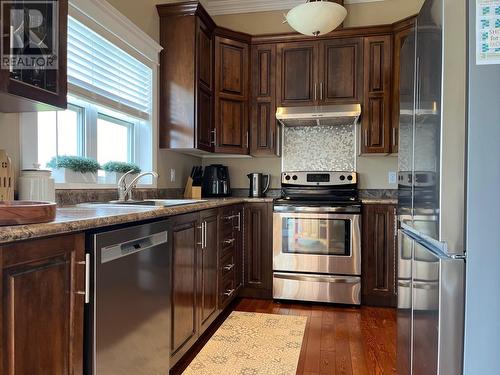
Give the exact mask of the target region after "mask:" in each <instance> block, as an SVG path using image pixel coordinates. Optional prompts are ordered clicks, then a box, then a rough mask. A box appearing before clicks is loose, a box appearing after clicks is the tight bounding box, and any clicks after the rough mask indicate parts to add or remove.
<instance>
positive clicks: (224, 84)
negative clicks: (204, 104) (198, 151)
mask: <svg viewBox="0 0 500 375" xmlns="http://www.w3.org/2000/svg"><path fill="white" fill-rule="evenodd" d="M215 53H216V55H215V70H216V73H215V124H216V128H217V131H216V145H215V152H219V153H230V154H248V146H249V145H248V142H249V138H248V137H249V135H248V63H249V62H248V45H247V44H246V43H242V42H239V41H235V40H231V39H227V38H222V37H219V36H217V37H215Z"/></svg>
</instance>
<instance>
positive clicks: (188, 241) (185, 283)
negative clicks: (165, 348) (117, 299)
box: [170, 213, 201, 365]
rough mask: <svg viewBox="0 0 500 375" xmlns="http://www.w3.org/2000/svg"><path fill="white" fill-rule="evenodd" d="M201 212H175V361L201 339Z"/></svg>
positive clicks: (172, 339)
mask: <svg viewBox="0 0 500 375" xmlns="http://www.w3.org/2000/svg"><path fill="white" fill-rule="evenodd" d="M199 219H200V214H199V213H194V214H187V215H180V216H174V217H173V218H172V219H171V238H172V241H171V243H172V300H171V314H172V317H171V319H172V329H171V342H170V350H171V357H170V358H171V359H170V364H171V365H173V364H174V363H175V362H177V360H179V359H180V358H181V357H182V356H183V355H184V353H186V352H187V350H188V349H189V348H190V347H191V346H192V345H193V344H194V343H195V342H196V340H197V339H198V332H199V330H198V314H199V312H198V311H199V307H198V305H197V278H196V274H197V272H196V267H197V263H196V261H197V253H198V250H199V249H198V247H199V245H198V243H200V242H201V230H200V229H199V227H200V220H199Z"/></svg>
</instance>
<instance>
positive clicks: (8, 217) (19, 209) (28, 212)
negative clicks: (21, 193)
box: [0, 201, 56, 226]
mask: <svg viewBox="0 0 500 375" xmlns="http://www.w3.org/2000/svg"><path fill="white" fill-rule="evenodd" d="M55 218H56V204H55V203H52V202H31V201H10V202H7V201H2V202H0V226H2V225H21V224H38V223H48V222H50V221H54V219H55Z"/></svg>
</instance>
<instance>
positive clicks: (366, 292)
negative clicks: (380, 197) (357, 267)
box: [361, 204, 397, 307]
mask: <svg viewBox="0 0 500 375" xmlns="http://www.w3.org/2000/svg"><path fill="white" fill-rule="evenodd" d="M395 211H396V207H395V206H393V205H385V204H376V205H365V206H364V207H363V241H362V256H361V258H362V264H363V267H362V279H363V286H362V295H363V304H367V305H375V306H391V307H394V306H396V303H397V295H396V286H395V282H396V279H395V275H396V255H395V252H396V238H395V235H396V233H395V225H396V224H395V220H396V216H395Z"/></svg>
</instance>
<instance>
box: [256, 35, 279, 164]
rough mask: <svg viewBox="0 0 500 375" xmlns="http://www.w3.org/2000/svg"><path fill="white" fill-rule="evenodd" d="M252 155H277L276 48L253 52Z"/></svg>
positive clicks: (257, 47) (258, 48)
mask: <svg viewBox="0 0 500 375" xmlns="http://www.w3.org/2000/svg"><path fill="white" fill-rule="evenodd" d="M251 54H252V56H251V64H250V66H251V93H252V98H251V116H250V154H251V155H252V156H272V155H275V154H276V143H277V142H276V132H277V129H276V45H275V44H263V45H256V46H253V47H252V51H251Z"/></svg>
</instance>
